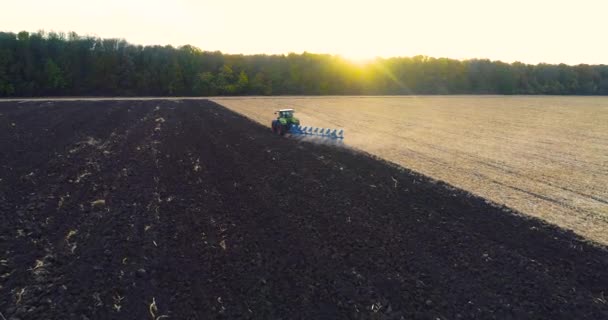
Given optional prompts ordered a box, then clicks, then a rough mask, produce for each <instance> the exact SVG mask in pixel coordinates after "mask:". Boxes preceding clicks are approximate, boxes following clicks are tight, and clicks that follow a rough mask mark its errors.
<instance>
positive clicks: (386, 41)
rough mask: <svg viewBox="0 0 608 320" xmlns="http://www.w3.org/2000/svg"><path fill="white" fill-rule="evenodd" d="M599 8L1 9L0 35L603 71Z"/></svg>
mask: <svg viewBox="0 0 608 320" xmlns="http://www.w3.org/2000/svg"><path fill="white" fill-rule="evenodd" d="M606 12H608V0H576V1H575V0H568V1H563V0H508V1H506V0H504V1H503V0H501V1H499V0H460V1H458V0H417V1H415V0H401V1H399V0H372V1H367V0H365V1H363V0H350V1H345V0H302V1H292V0H258V1H256V0H242V1H237V0H173V1H161V0H97V1H92V0H54V1H48V0H39V1H34V0H2V11H1V12H0V31H12V32H18V31H22V30H26V31H32V32H33V31H38V30H45V31H56V32H66V33H67V32H69V31H75V32H77V33H78V34H80V35H93V36H99V37H104V38H122V39H126V40H127V41H128V42H130V43H133V44H143V45H150V44H160V45H166V44H170V45H173V46H180V45H185V44H191V45H194V46H196V47H199V48H201V49H203V50H210V51H215V50H219V51H222V52H224V53H243V54H255V53H267V54H282V53H289V52H296V53H301V52H304V51H307V52H313V53H330V54H338V55H341V56H344V57H346V58H348V59H351V60H354V61H365V60H369V59H373V58H375V57H392V56H414V55H427V56H432V57H448V58H454V59H469V58H488V59H492V60H502V61H505V62H514V61H521V62H525V63H540V62H545V63H566V64H579V63H589V64H608V41H607V38H608V32H607V31H606V30H608V24H606V22H605V21H606V20H605V19H606V15H605V14H606Z"/></svg>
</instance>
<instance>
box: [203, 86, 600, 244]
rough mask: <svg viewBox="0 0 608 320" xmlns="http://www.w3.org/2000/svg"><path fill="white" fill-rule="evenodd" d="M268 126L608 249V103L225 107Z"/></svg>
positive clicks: (256, 102) (446, 101) (434, 101)
mask: <svg viewBox="0 0 608 320" xmlns="http://www.w3.org/2000/svg"><path fill="white" fill-rule="evenodd" d="M215 101H216V102H218V103H220V104H222V105H224V106H227V107H229V108H231V109H233V110H235V111H238V112H240V113H242V114H244V115H246V116H248V117H250V118H252V119H254V120H256V121H259V122H260V123H262V124H264V125H267V126H268V125H269V123H270V121H271V119H272V117H273V113H272V111H273V110H275V109H277V108H279V107H280V108H285V107H293V108H295V109H296V112H297V115H298V116H299V117H300V118H301V120H302V122H303V124H304V125H315V126H320V127H332V128H334V127H337V128H345V129H346V142H347V143H348V144H349V145H351V146H354V147H356V148H359V149H362V150H365V151H368V152H370V153H372V154H375V155H377V156H380V157H382V158H385V159H387V160H389V161H392V162H395V163H398V164H400V165H403V166H405V167H407V168H410V169H413V170H415V171H418V172H420V173H423V174H425V175H428V176H431V177H434V178H436V179H439V180H442V181H446V182H448V183H450V184H452V185H454V186H457V187H460V188H463V189H465V190H468V191H470V192H473V193H474V194H477V195H480V196H482V197H484V198H487V199H490V200H492V201H494V202H496V203H499V204H505V205H507V206H509V207H511V208H514V209H516V210H518V211H520V212H523V213H526V214H529V215H532V216H535V217H539V218H542V219H544V220H546V221H549V222H551V223H554V224H557V225H559V226H562V227H565V228H568V229H571V230H574V231H575V232H577V233H579V234H581V235H583V236H585V237H587V238H589V239H592V240H594V241H597V242H600V243H603V244H608V98H605V97H502V96H501V97H495V96H447V97H334V98H331V97H330V98H323V97H316V98H315V97H302V98H253V99H251V98H219V99H215Z"/></svg>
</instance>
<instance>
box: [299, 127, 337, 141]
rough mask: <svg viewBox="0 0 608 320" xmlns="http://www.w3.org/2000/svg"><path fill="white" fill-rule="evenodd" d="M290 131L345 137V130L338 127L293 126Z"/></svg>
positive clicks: (317, 135)
mask: <svg viewBox="0 0 608 320" xmlns="http://www.w3.org/2000/svg"><path fill="white" fill-rule="evenodd" d="M288 132H289V133H291V134H299V135H309V136H316V137H323V138H329V139H339V140H342V139H344V130H342V129H341V130H338V129H333V130H332V129H329V128H328V129H325V128H316V127H307V126H291V127H290V128H289V131H288Z"/></svg>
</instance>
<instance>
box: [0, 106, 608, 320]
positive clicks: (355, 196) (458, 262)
mask: <svg viewBox="0 0 608 320" xmlns="http://www.w3.org/2000/svg"><path fill="white" fill-rule="evenodd" d="M235 101H239V100H235ZM290 101H292V102H293V101H295V100H290ZM319 101H328V102H326V103H331V100H319ZM247 103H248V104H251V102H247ZM300 104H303V103H300ZM251 105H253V106H255V105H256V104H255V103H253V104H251ZM259 105H261V103H260V104H259ZM258 108H259V109H260V110H261V109H263V107H258ZM386 108H389V110H390V107H386ZM252 109H254V110H256V108H255V107H254V108H252ZM305 110H306V108H302V111H303V112H302V114H303V115H304V117H303V118H304V119H305V121H309V120H310V121H311V122H312V120H314V119H309V118H306V115H307V114H309V115H311V114H312V113H309V112H310V111H305ZM327 110H330V109H329V108H328V109H327ZM419 112H423V111H421V110H419ZM438 113H439V112H438ZM257 114H258V115H261V114H262V113H261V112H258V113H257ZM366 114H369V122H368V124H367V126H368V127H369V128H372V127H373V126H372V124H373V123H372V122H373V121H379V120H380V119H378V118H374V117H378V114H377V113H376V114H373V113H366ZM423 114H424V113H423ZM456 114H457V113H456ZM470 116H471V117H473V116H475V115H474V114H472V113H471V114H470ZM331 117H334V118H331ZM356 117H359V118H356ZM356 117H355V115H354V112H353V118H354V119H358V120H357V121H358V122H360V123H366V122H365V121H364V120H365V118H364V117H363V115H359V116H356ZM420 117H422V115H421V114H420V113H419V116H418V119H420ZM442 117H445V115H444V116H442ZM409 118H410V119H413V116H409ZM598 118H599V117H598ZM328 119H329V121H330V122H334V121H337V120H332V119H335V115H331V116H330V117H329V118H328ZM383 119H384V118H383ZM385 119H389V117H388V115H387V116H386V118H385ZM319 120H321V119H319ZM448 120H449V119H446V121H448ZM387 121H388V120H387ZM353 123H354V122H353ZM408 123H410V124H411V122H405V124H408ZM416 123H417V124H416V125H415V126H413V127H410V131H412V130H426V132H427V133H428V134H430V133H432V132H434V131H435V130H432V128H418V129H416V127H417V126H420V123H424V121H418V122H416ZM345 125H346V123H345ZM429 126H431V124H429ZM444 128H445V125H444ZM392 129H395V128H392ZM392 129H391V128H390V126H384V127H383V129H382V128H381V129H380V130H379V133H377V134H378V135H380V137H382V136H387V137H388V136H389V135H388V133H389V132H393V130H392ZM405 129H406V128H405V127H403V128H400V130H405ZM361 130H362V129H361ZM443 130H447V129H443ZM454 130H460V129H458V128H454ZM437 132H438V133H441V135H437V136H436V138H434V139H438V140H441V139H440V138H441V137H444V139H445V135H446V134H447V133H446V132H445V131H439V130H437ZM475 132H476V131H475ZM357 134H358V133H356V132H355V131H352V132H351V135H350V137H349V139H352V141H353V142H355V141H358V140H357V139H361V136H359V138H357ZM471 134H474V132H472V133H471ZM488 134H489V133H488ZM591 134H599V135H601V134H602V132H596V133H590V137H591ZM513 139H515V137H514V138H513ZM589 139H591V138H589ZM405 141H406V142H407V143H409V144H414V141H412V140H405ZM392 143H396V142H395V141H394V140H393V142H392ZM418 143H421V142H418ZM454 143H459V144H463V143H464V142H463V141H458V142H454ZM521 143H522V144H524V142H523V141H522V142H521ZM463 146H464V147H466V144H465V145H463ZM469 148H473V147H469ZM522 148H523V147H522ZM529 148H531V147H529ZM396 149H397V148H396V147H395V146H394V145H393V146H392V147H390V145H389V147H387V149H386V150H396ZM403 150H406V151H404V152H408V151H407V150H412V149H405V148H404V149H403ZM465 150H468V149H466V148H465ZM525 150H528V149H525ZM463 152H464V151H463ZM409 154H411V155H414V154H415V153H414V152H413V151H409ZM418 157H419V158H418V159H420V157H422V155H418ZM552 159H553V158H552ZM573 167H574V165H573ZM483 168H485V167H483ZM417 169H419V168H417ZM484 170H486V169H484ZM598 170H601V168H600V169H598ZM596 171H597V170H596ZM457 172H458V174H462V173H461V171H457ZM589 183H590V184H591V183H593V182H589ZM577 186H580V184H579V185H577ZM572 188H574V187H572ZM573 190H574V189H573ZM589 190H591V191H587V192H598V191H595V190H592V189H589ZM600 191H601V190H600ZM0 217H1V218H2V223H0V318H1V319H3V320H4V319H7V320H9V319H41V318H44V319H151V320H159V319H212V318H220V319H293V318H301V319H347V318H350V319H492V318H498V319H505V318H519V319H521V318H547V319H553V318H566V319H602V318H606V317H607V316H608V301H607V298H608V297H607V295H608V292H607V290H606V288H608V271H607V270H608V251H607V250H606V248H605V247H602V246H597V245H592V244H590V243H588V242H587V241H585V240H583V239H581V238H579V237H578V236H576V235H575V234H574V233H572V232H568V231H565V230H563V229H560V228H557V227H555V226H552V225H548V224H546V223H543V222H542V221H540V220H538V219H534V218H528V217H525V216H520V215H515V214H512V212H510V211H509V210H508V209H505V208H500V207H497V206H494V205H491V204H488V203H487V201H486V200H485V199H483V198H480V197H476V196H473V195H471V194H470V193H468V192H464V191H461V190H459V189H456V188H453V187H451V186H449V185H446V184H444V183H442V182H437V181H435V180H431V179H428V178H426V177H424V176H422V175H420V174H417V173H415V172H412V171H409V170H408V169H404V168H400V167H397V166H394V165H391V164H390V163H387V162H385V161H383V160H379V159H377V158H375V157H371V156H369V155H366V154H363V153H360V152H356V151H353V150H351V149H349V148H340V147H334V146H327V145H320V144H312V143H308V142H302V141H296V140H293V139H286V138H283V137H278V136H275V135H273V134H272V133H271V132H270V130H268V128H267V127H264V126H261V125H259V124H257V123H255V122H253V121H251V120H249V119H246V118H244V117H242V116H241V115H239V114H237V113H234V112H232V111H230V110H228V109H226V108H223V107H221V106H219V105H217V104H215V103H213V102H210V101H207V100H181V99H173V100H145V101H144V100H141V101H140V100H128V101H127V100H105V101H78V100H76V101H21V102H19V101H11V102H0Z"/></svg>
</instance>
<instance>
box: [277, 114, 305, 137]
mask: <svg viewBox="0 0 608 320" xmlns="http://www.w3.org/2000/svg"><path fill="white" fill-rule="evenodd" d="M294 112H295V111H294V110H293V109H281V110H279V111H276V112H275V113H274V114H276V115H278V116H277V118H276V119H275V120H272V132H274V133H276V134H278V135H281V136H282V135H284V134H285V133H287V132H291V131H292V128H297V127H298V126H299V125H300V120H298V119H297V118H296V117H294V116H293V114H294Z"/></svg>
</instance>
